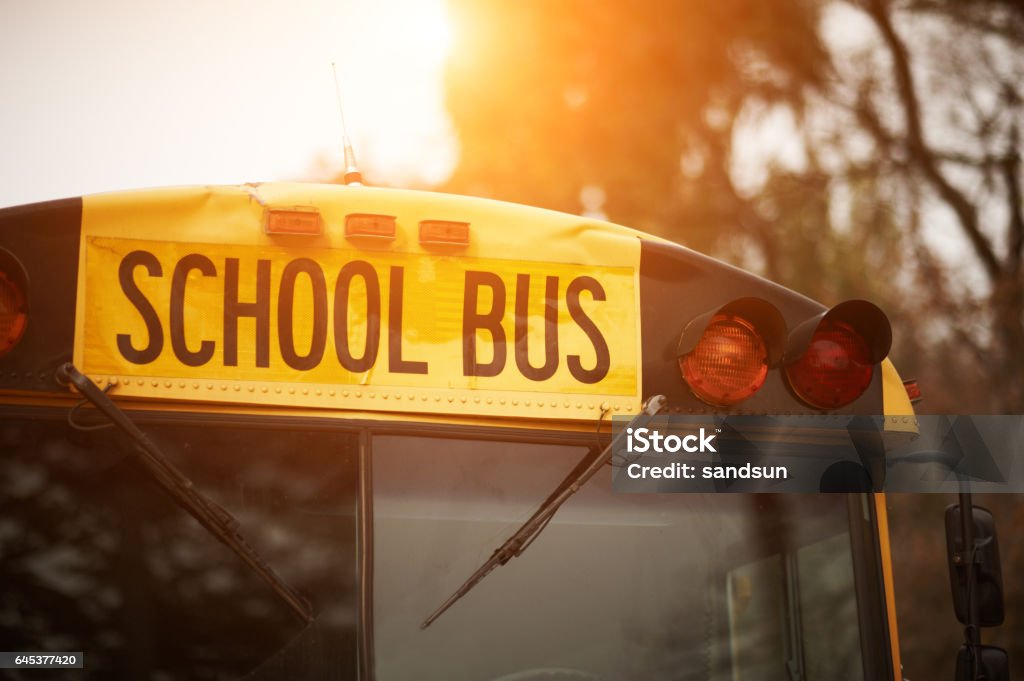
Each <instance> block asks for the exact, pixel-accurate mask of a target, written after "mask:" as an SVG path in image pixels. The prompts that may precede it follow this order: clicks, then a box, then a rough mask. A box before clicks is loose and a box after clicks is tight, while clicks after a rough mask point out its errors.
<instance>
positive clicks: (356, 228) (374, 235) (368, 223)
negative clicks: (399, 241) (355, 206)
mask: <svg viewBox="0 0 1024 681" xmlns="http://www.w3.org/2000/svg"><path fill="white" fill-rule="evenodd" d="M396 232H397V226H396V222H395V216H394V215H375V214H372V213H352V214H351V215H346V216H345V236H347V237H350V238H351V237H369V238H371V239H394V238H395V234H396Z"/></svg>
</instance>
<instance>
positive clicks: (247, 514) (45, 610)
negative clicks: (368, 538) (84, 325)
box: [0, 418, 358, 681]
mask: <svg viewBox="0 0 1024 681" xmlns="http://www.w3.org/2000/svg"><path fill="white" fill-rule="evenodd" d="M144 428H145V431H146V433H147V434H148V435H149V436H150V438H151V439H152V440H154V441H155V442H156V443H157V444H158V446H159V447H160V448H161V450H162V451H163V452H164V454H165V455H166V456H167V458H168V459H169V460H171V462H172V463H173V464H174V465H175V466H176V467H178V468H179V469H180V470H181V471H182V472H183V473H185V475H187V476H188V477H189V478H190V479H191V480H192V481H193V483H194V484H195V486H196V487H197V488H198V489H200V490H202V492H203V493H204V494H206V495H208V496H209V497H211V498H213V499H214V500H215V501H216V502H217V503H218V504H220V505H221V506H223V507H224V508H225V509H227V510H228V511H229V512H230V513H231V514H233V515H234V516H235V518H237V519H238V521H239V522H240V524H241V532H242V534H243V536H244V537H245V538H246V540H247V541H248V543H249V544H250V545H251V546H253V547H254V548H255V549H256V551H257V552H258V553H260V554H261V555H262V557H263V558H264V560H266V562H267V563H268V564H269V565H270V566H271V568H272V569H273V570H274V571H275V572H276V573H277V574H278V575H279V576H280V577H281V578H282V579H284V580H285V581H286V582H287V583H289V584H290V585H291V586H292V587H294V588H295V589H296V590H297V591H299V592H300V593H302V594H303V595H304V596H305V597H306V598H308V599H309V601H310V602H311V604H312V607H313V610H314V612H315V614H316V620H315V621H314V623H313V624H311V625H308V626H306V625H303V624H302V623H300V622H299V621H298V620H297V618H295V617H294V616H293V614H292V613H291V612H290V611H289V610H288V608H287V607H286V606H284V605H283V604H282V602H281V601H280V600H279V599H277V598H276V597H275V595H274V593H273V591H272V590H271V589H270V588H269V587H268V586H267V584H266V583H264V582H263V581H261V580H260V579H259V578H258V577H256V576H255V575H254V574H253V572H252V571H251V570H249V569H248V568H247V567H246V565H245V564H243V562H242V561H241V560H240V559H239V558H238V556H236V555H235V554H234V553H232V552H231V551H229V550H228V549H227V548H226V547H225V546H224V545H222V544H220V543H219V542H218V541H217V539H215V538H214V537H213V536H212V535H211V534H209V533H208V532H207V531H206V530H205V529H204V528H203V527H202V526H200V525H199V524H198V523H197V522H196V521H195V520H194V519H193V518H191V517H189V516H188V515H187V514H186V513H185V512H184V511H183V510H182V509H181V508H179V507H178V506H176V505H175V504H174V503H173V502H172V501H171V500H170V498H169V497H168V496H167V495H166V494H164V493H163V492H162V491H161V490H160V489H159V488H158V487H157V486H156V485H155V484H154V483H153V482H152V480H151V479H150V478H149V477H148V476H147V475H146V474H145V473H144V472H143V470H142V468H141V466H140V465H139V464H138V462H137V461H136V460H135V458H134V457H133V456H132V455H131V453H130V451H129V450H128V447H129V446H130V445H129V444H127V443H126V441H125V440H124V438H121V437H119V436H117V435H115V434H114V433H113V432H112V429H102V430H96V431H91V432H89V433H77V432H72V431H71V429H70V428H69V427H68V425H67V424H66V423H65V422H64V421H63V420H59V421H58V420H48V421H44V420H39V421H32V420H25V419H18V418H11V419H5V420H0V452H2V455H0V500H3V513H2V514H0V643H2V646H0V647H2V648H3V649H4V650H50V651H54V650H66V651H82V652H84V653H85V669H84V670H82V671H80V672H79V671H78V670H76V672H78V673H77V674H76V678H79V676H80V678H90V679H101V678H102V679H113V678H124V679H141V678H150V679H225V678H240V677H245V678H249V679H253V680H254V681H255V680H257V679H262V678H278V677H280V675H281V674H282V673H283V672H287V676H288V678H295V679H300V678H324V677H325V674H326V670H328V669H329V670H331V671H330V674H331V676H330V678H354V677H355V656H356V655H355V640H356V623H357V607H356V604H357V582H356V548H355V542H356V522H357V508H358V504H357V499H358V483H357V481H358V468H357V461H358V457H357V454H356V451H357V450H356V445H355V442H356V438H355V436H351V435H345V434H337V433H330V434H328V433H317V432H303V431H300V430H283V429H268V428H253V427H237V426H236V427H227V426H213V425H207V426H199V425H183V424H181V423H174V424H169V423H167V424H159V423H146V424H145V425H144ZM33 673H34V674H35V675H34V676H33V678H36V675H38V676H39V678H56V677H47V676H46V673H47V672H45V671H43V670H33ZM60 673H61V674H63V673H64V672H60Z"/></svg>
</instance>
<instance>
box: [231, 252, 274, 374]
mask: <svg viewBox="0 0 1024 681" xmlns="http://www.w3.org/2000/svg"><path fill="white" fill-rule="evenodd" d="M239 317H253V318H254V319H255V320H256V366H258V367H269V366H270V261H269V260H257V261H256V300H255V301H254V302H251V303H241V302H239V301H238V258H225V259H224V366H229V367H236V366H238V318H239Z"/></svg>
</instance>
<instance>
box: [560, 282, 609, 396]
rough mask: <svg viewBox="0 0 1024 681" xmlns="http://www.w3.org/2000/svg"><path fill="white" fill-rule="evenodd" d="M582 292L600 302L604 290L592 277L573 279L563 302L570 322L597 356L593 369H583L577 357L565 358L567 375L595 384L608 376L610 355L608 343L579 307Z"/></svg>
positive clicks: (603, 295) (581, 381)
mask: <svg viewBox="0 0 1024 681" xmlns="http://www.w3.org/2000/svg"><path fill="white" fill-rule="evenodd" d="M583 291H589V292H590V295H591V296H592V297H593V299H594V300H602V301H603V300H604V299H605V293H604V288H602V286H601V284H600V283H598V281H597V280H596V279H594V278H593V277H577V278H575V279H573V280H572V281H571V282H570V283H569V288H568V290H566V292H565V302H566V305H567V307H568V308H569V316H570V317H572V320H573V321H574V322H576V325H577V326H578V327H580V329H581V330H582V331H583V333H585V334H587V338H589V339H590V342H591V343H592V344H593V345H594V354H595V355H596V356H597V361H596V362H595V363H594V368H593V369H584V368H583V363H582V362H580V357H579V355H569V356H568V357H567V358H566V364H567V365H568V367H569V373H571V374H572V375H573V378H575V379H576V380H577V381H579V382H580V383H597V382H598V381H600V380H601V379H603V378H604V377H605V376H607V375H608V370H609V369H610V368H611V355H610V354H609V353H608V342H607V341H605V339H604V336H602V335H601V331H600V330H599V329H598V328H597V325H596V324H594V322H593V320H592V319H591V318H590V317H588V316H587V313H586V312H584V311H583V308H582V307H581V306H580V293H581V292H583Z"/></svg>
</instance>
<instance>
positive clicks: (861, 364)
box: [786, 319, 874, 409]
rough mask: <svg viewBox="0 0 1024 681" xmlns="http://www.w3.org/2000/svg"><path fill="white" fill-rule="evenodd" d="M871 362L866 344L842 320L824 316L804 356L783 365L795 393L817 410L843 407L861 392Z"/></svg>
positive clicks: (868, 373)
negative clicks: (824, 318) (787, 364)
mask: <svg viewBox="0 0 1024 681" xmlns="http://www.w3.org/2000/svg"><path fill="white" fill-rule="evenodd" d="M873 369H874V365H873V364H872V363H871V359H870V352H869V350H868V345H867V343H866V342H865V341H864V339H863V338H862V337H861V336H860V334H858V333H857V332H856V331H854V329H853V327H852V326H850V325H849V324H846V323H845V322H840V321H832V320H828V319H826V320H825V321H823V322H822V323H821V325H820V326H819V327H818V330H817V331H815V332H814V337H813V338H811V344H810V345H809V346H808V347H807V351H806V352H805V353H804V354H803V356H802V357H801V358H800V359H799V360H797V361H796V362H794V363H793V364H791V365H790V366H788V367H786V377H787V378H788V379H789V385H790V387H791V388H793V392H795V393H796V394H797V396H798V397H799V398H800V399H801V400H803V401H804V402H806V403H807V404H809V405H811V406H812V407H818V408H819V409H836V408H838V407H842V406H845V405H847V404H849V403H850V402H853V401H854V400H855V399H857V398H858V397H860V396H861V395H863V394H864V391H865V390H867V389H868V385H870V384H871V375H872V372H873Z"/></svg>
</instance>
